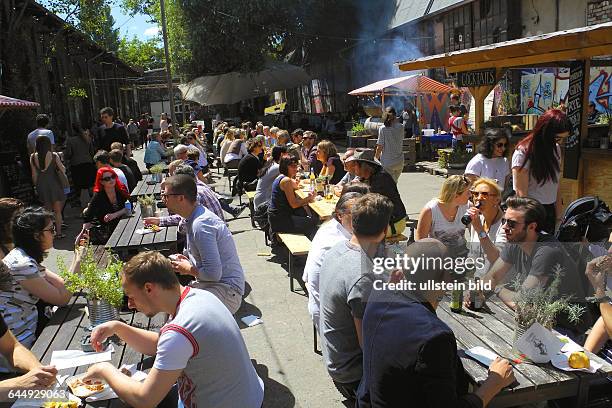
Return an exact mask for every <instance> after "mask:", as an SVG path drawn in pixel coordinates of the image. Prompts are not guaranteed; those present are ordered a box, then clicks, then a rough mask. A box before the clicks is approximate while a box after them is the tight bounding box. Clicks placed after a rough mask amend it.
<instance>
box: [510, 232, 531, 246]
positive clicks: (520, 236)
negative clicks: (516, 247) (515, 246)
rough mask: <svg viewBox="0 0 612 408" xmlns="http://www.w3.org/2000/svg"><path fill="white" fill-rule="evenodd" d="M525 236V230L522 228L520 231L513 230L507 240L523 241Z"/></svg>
mask: <svg viewBox="0 0 612 408" xmlns="http://www.w3.org/2000/svg"><path fill="white" fill-rule="evenodd" d="M526 237H527V231H525V230H523V231H521V232H515V233H513V234H512V237H511V238H508V242H514V243H520V242H524V241H525V238H526Z"/></svg>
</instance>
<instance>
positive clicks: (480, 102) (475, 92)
mask: <svg viewBox="0 0 612 408" xmlns="http://www.w3.org/2000/svg"><path fill="white" fill-rule="evenodd" d="M493 88H494V86H476V87H470V88H469V90H470V93H471V94H472V96H473V97H474V104H475V105H476V106H475V107H474V108H475V109H474V131H475V132H476V134H479V132H480V128H481V125H482V124H483V123H484V117H485V116H484V101H485V99H486V97H487V95H489V93H490V92H491V91H492V90H493Z"/></svg>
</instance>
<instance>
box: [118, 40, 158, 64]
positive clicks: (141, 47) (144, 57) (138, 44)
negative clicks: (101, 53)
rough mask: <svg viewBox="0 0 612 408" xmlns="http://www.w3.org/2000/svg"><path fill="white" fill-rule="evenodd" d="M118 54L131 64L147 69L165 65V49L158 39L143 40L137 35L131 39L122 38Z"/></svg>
mask: <svg viewBox="0 0 612 408" xmlns="http://www.w3.org/2000/svg"><path fill="white" fill-rule="evenodd" d="M117 56H118V57H119V58H121V60H123V61H125V62H126V63H128V64H129V65H131V66H133V67H138V68H142V69H143V70H145V71H148V70H151V69H156V68H163V67H164V50H163V48H162V47H161V46H160V44H159V41H158V40H157V39H150V40H147V41H141V40H139V39H138V38H136V37H134V38H132V39H131V40H128V39H127V38H122V39H121V41H120V42H119V50H118V52H117Z"/></svg>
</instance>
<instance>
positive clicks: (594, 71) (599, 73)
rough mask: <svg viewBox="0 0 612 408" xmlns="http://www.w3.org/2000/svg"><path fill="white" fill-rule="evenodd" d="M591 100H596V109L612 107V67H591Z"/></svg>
mask: <svg viewBox="0 0 612 408" xmlns="http://www.w3.org/2000/svg"><path fill="white" fill-rule="evenodd" d="M589 102H595V109H597V110H598V111H600V112H605V111H606V110H608V109H612V67H606V68H599V67H593V68H591V83H590V84H589Z"/></svg>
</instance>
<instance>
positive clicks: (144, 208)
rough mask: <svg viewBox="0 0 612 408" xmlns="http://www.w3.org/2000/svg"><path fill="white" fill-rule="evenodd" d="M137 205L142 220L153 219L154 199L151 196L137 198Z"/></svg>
mask: <svg viewBox="0 0 612 408" xmlns="http://www.w3.org/2000/svg"><path fill="white" fill-rule="evenodd" d="M138 204H140V213H141V216H142V218H146V217H153V216H154V215H155V197H153V196H152V195H144V196H140V197H138Z"/></svg>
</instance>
